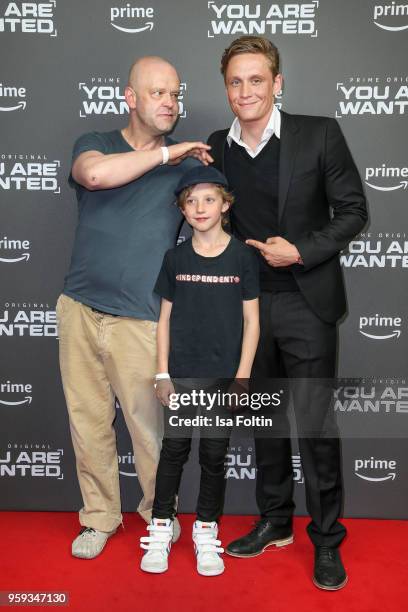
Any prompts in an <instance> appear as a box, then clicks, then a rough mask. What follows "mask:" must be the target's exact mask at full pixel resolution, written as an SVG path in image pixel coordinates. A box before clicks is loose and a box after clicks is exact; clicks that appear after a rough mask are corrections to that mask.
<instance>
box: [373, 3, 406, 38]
mask: <svg viewBox="0 0 408 612" xmlns="http://www.w3.org/2000/svg"><path fill="white" fill-rule="evenodd" d="M373 22H374V23H375V25H376V26H377V28H381V29H382V30H388V31H389V32H401V31H402V30H407V29H408V4H398V3H397V2H395V1H394V0H393V1H392V2H390V1H389V2H384V3H383V4H376V5H374V8H373Z"/></svg>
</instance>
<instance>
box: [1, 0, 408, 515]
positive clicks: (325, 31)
mask: <svg viewBox="0 0 408 612" xmlns="http://www.w3.org/2000/svg"><path fill="white" fill-rule="evenodd" d="M243 34H262V35H265V36H267V37H269V38H270V39H271V40H273V42H274V43H275V44H276V45H277V46H278V48H279V49H280V52H281V56H282V72H283V74H284V78H285V82H284V88H283V91H282V94H281V95H280V96H279V97H278V99H277V104H278V105H279V106H280V107H282V109H284V110H286V111H287V112H290V113H300V114H311V115H326V116H331V117H336V118H337V120H338V122H339V124H340V126H341V128H342V130H343V132H344V134H345V137H346V139H347V141H348V143H349V146H350V148H351V151H352V153H353V156H354V159H355V161H356V163H357V166H358V168H359V170H360V173H361V177H362V180H363V183H364V185H365V189H366V194H367V198H368V202H369V211H370V220H369V223H368V224H367V227H366V228H365V230H364V232H362V233H361V234H360V235H358V236H356V237H355V239H354V240H353V242H352V243H351V244H350V247H349V249H348V250H347V251H346V252H344V253H342V254H341V262H342V266H343V271H344V276H345V281H346V286H347V292H348V307H349V309H348V315H347V316H346V317H345V319H344V320H343V321H342V322H341V323H340V325H339V340H340V342H339V355H338V372H339V376H340V377H342V379H341V381H340V382H339V387H338V389H337V391H336V402H335V409H336V410H337V413H338V415H339V422H340V428H341V430H342V432H343V463H344V486H345V507H344V515H345V516H355V517H384V518H407V517H408V490H407V482H408V466H407V459H408V449H407V440H406V438H407V437H408V436H407V422H408V382H407V376H406V375H407V374H408V367H407V355H408V330H407V321H408V306H407V299H406V295H407V280H406V279H407V268H408V225H407V221H408V211H407V205H408V203H407V194H408V188H407V187H408V159H407V147H406V141H407V125H408V122H407V116H408V68H407V64H406V57H407V52H408V44H407V40H408V4H407V3H404V2H403V1H401V2H394V1H390V0H374V1H371V0H361V1H359V2H355V0H342V1H341V2H339V1H338V0H313V1H311V2H284V1H279V2H269V1H267V2H247V3H244V4H237V3H232V2H221V1H220V2H218V1H214V2H213V1H211V0H209V1H208V2H207V0H190V1H189V2H185V1H183V0H173V1H172V2H169V1H168V0H151V1H149V2H144V1H143V2H142V1H141V0H140V1H139V0H135V1H133V0H131V1H129V2H120V1H119V0H89V1H88V2H81V1H80V0H51V1H50V2H38V1H35V2H21V1H17V2H9V1H8V0H1V2H0V49H1V58H2V62H1V68H0V129H1V139H0V223H1V225H0V288H1V293H0V508H2V509H17V510H76V509H78V508H79V507H80V505H81V498H80V493H79V488H78V485H77V480H76V472H75V459H74V455H73V451H72V446H71V440H70V435H69V428H68V420H67V415H66V408H65V402H64V396H63V393H62V388H61V381H60V375H59V368H58V338H57V328H56V317H55V303H56V300H57V297H58V295H59V293H60V291H61V289H62V286H63V279H64V275H65V273H66V271H67V267H68V264H69V259H70V252H71V246H72V241H73V234H74V229H75V224H76V218H77V206H76V200H75V194H74V192H73V190H72V189H70V188H69V186H68V183H67V177H68V175H69V171H70V158H71V150H72V145H73V142H74V140H75V139H76V138H77V137H78V136H79V135H81V134H82V133H84V132H88V131H92V130H98V131H108V130H111V129H114V128H120V127H123V126H125V125H126V122H127V112H128V109H127V106H126V103H125V100H124V96H123V89H124V86H125V85H126V79H127V73H128V69H129V66H130V65H131V63H132V62H133V60H134V59H135V58H137V57H139V56H142V55H149V54H154V55H160V56H163V57H164V58H167V59H168V60H170V61H171V62H172V63H174V65H175V66H176V67H177V69H178V71H179V74H180V77H181V81H182V90H181V96H180V103H179V104H180V119H179V122H178V125H177V127H176V130H175V132H174V136H175V138H177V139H178V140H197V139H203V140H205V139H206V138H207V137H208V135H209V134H210V133H211V132H212V131H214V130H215V129H220V128H224V127H227V126H228V125H229V124H230V123H231V121H232V116H231V113H230V111H229V108H228V105H227V102H226V99H225V92H224V87H223V80H222V77H221V75H220V72H219V64H220V57H221V54H222V52H223V50H224V48H225V47H227V46H228V45H229V44H230V42H231V41H232V40H233V39H234V38H237V37H238V36H241V35H243ZM141 265H142V263H141ZM322 291H324V287H322ZM115 426H116V428H117V436H118V455H119V463H120V473H121V485H122V498H123V509H124V510H125V511H129V510H134V509H135V507H136V505H137V503H138V501H139V499H140V497H141V493H140V488H139V485H138V480H137V476H136V474H135V471H134V467H133V456H132V448H131V444H130V438H129V436H128V434H127V431H126V428H125V425H124V420H123V417H122V413H121V410H120V407H119V406H118V407H117V419H116V425H115ZM193 455H194V453H193ZM227 464H228V468H227V478H228V488H227V500H226V512H227V513H252V512H254V513H255V512H256V505H255V499H254V483H255V476H256V469H255V460H254V453H253V442H252V440H251V439H250V438H248V439H239V438H237V437H236V436H235V437H233V439H232V441H231V448H230V450H229V454H228V457H227ZM198 476H199V472H198V462H197V460H196V457H195V456H193V457H192V458H191V459H190V461H189V463H188V465H187V467H186V470H185V477H184V479H183V484H182V489H181V501H180V507H181V510H182V511H192V510H194V507H195V499H196V493H197V488H198V482H199V479H198ZM293 477H294V481H295V496H296V502H297V512H298V514H304V513H305V502H304V479H303V472H302V462H301V457H300V455H299V453H298V451H297V447H296V444H295V443H294V445H293Z"/></svg>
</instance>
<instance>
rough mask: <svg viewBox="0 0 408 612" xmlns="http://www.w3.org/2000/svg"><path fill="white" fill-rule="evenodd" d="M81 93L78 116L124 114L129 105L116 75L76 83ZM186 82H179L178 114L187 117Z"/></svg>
mask: <svg viewBox="0 0 408 612" xmlns="http://www.w3.org/2000/svg"><path fill="white" fill-rule="evenodd" d="M78 89H79V91H80V95H81V98H82V99H81V102H80V110H79V116H80V117H81V118H85V117H89V116H90V115H126V114H127V113H128V112H129V107H128V105H127V102H126V100H125V96H124V87H123V85H122V84H121V81H120V77H118V76H92V77H90V78H89V79H87V80H86V81H82V82H80V83H78ZM186 91H187V83H185V82H183V83H180V95H179V97H178V101H179V116H180V118H181V119H184V118H185V117H187V110H186V107H185V101H184V96H185V93H186Z"/></svg>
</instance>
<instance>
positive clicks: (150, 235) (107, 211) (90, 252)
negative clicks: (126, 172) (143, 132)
mask: <svg viewBox="0 0 408 612" xmlns="http://www.w3.org/2000/svg"><path fill="white" fill-rule="evenodd" d="M174 143H175V141H174V140H172V139H170V138H166V145H171V144H174ZM85 151H100V152H101V153H104V154H110V153H126V152H129V151H133V149H132V148H131V147H130V145H129V144H128V143H127V142H126V140H125V139H124V138H123V136H122V134H121V132H120V131H119V130H114V131H113V132H104V133H99V132H92V133H89V134H85V135H83V136H81V137H80V138H79V139H78V140H77V141H76V143H75V145H74V150H73V160H75V159H76V158H77V157H78V155H80V153H83V152H85ZM199 163H200V162H198V161H197V160H195V159H192V158H187V159H186V160H184V161H183V162H182V163H181V164H179V165H177V166H168V165H164V166H157V167H156V168H153V169H152V170H150V171H149V172H146V174H144V175H143V176H141V177H140V178H138V179H136V180H134V181H131V182H130V183H128V184H127V185H123V186H121V187H116V188H113V189H102V190H98V191H89V190H88V189H85V188H84V187H82V186H81V185H79V184H78V183H76V182H75V181H74V179H73V178H72V176H70V179H69V182H70V185H71V186H73V187H75V189H76V193H77V199H78V226H77V230H76V235H75V241H74V247H73V252H72V259H71V265H70V268H69V272H68V274H67V276H66V278H65V286H64V293H65V294H66V295H68V296H70V297H72V298H73V299H75V300H77V301H79V302H82V303H83V304H86V305H88V306H91V307H93V308H96V309H98V310H102V311H104V312H108V313H111V314H116V315H121V316H126V317H135V318H137V319H147V320H150V321H156V320H157V319H158V315H159V311H160V303H159V298H158V296H157V295H156V294H154V293H153V288H154V284H155V282H156V279H157V276H158V273H159V270H160V267H161V263H162V261H163V256H164V254H165V252H166V251H167V250H168V249H169V248H171V247H174V245H175V243H176V238H177V234H178V232H179V230H180V226H181V223H182V215H181V213H180V211H179V209H178V208H177V206H176V205H175V196H174V189H175V188H176V186H177V183H178V181H179V179H180V177H181V176H182V175H183V174H184V173H185V172H186V171H187V170H189V169H190V168H191V167H193V166H194V165H198V164H199Z"/></svg>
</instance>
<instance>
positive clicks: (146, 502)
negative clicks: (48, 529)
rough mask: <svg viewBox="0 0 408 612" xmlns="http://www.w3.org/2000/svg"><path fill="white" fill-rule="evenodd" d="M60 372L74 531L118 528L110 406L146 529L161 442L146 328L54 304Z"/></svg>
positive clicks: (151, 339) (71, 304)
mask: <svg viewBox="0 0 408 612" xmlns="http://www.w3.org/2000/svg"><path fill="white" fill-rule="evenodd" d="M57 319H58V332H59V350H60V367H61V376H62V383H63V387H64V393H65V399H66V402H67V407H68V413H69V421H70V428H71V435H72V442H73V446H74V451H75V456H76V466H77V473H78V480H79V486H80V488H81V493H82V498H83V504H84V506H83V508H82V509H81V510H80V512H79V521H80V523H81V525H84V526H86V527H93V528H94V529H99V530H101V531H112V530H113V529H115V528H116V527H117V526H118V525H119V524H120V523H121V521H122V515H121V504H120V489H119V466H118V456H117V451H116V435H115V430H114V427H113V420H114V418H115V406H114V398H115V396H116V397H117V398H118V400H119V402H120V405H121V407H122V410H123V414H124V417H125V421H126V425H127V427H128V429H129V433H130V436H131V439H132V444H133V453H134V458H135V469H136V473H137V476H138V479H139V483H140V486H141V488H142V491H143V499H142V501H141V502H140V504H139V507H138V509H137V510H138V512H139V514H140V515H141V516H142V517H143V518H144V519H145V520H146V521H147V522H149V521H150V519H151V509H152V505H153V499H154V487H155V478H156V471H157V465H158V462H159V456H160V448H161V440H162V437H163V422H162V408H161V406H160V405H159V403H158V401H157V400H156V398H155V395H154V389H153V378H154V375H155V373H156V327H157V323H154V322H153V321H143V320H140V319H133V318H130V317H114V316H111V315H105V314H101V313H98V312H94V311H93V310H92V309H91V308H89V307H88V306H85V305H84V304H81V303H80V302H77V301H75V300H73V299H71V298H69V297H68V296H66V295H61V296H60V297H59V299H58V302H57Z"/></svg>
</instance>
